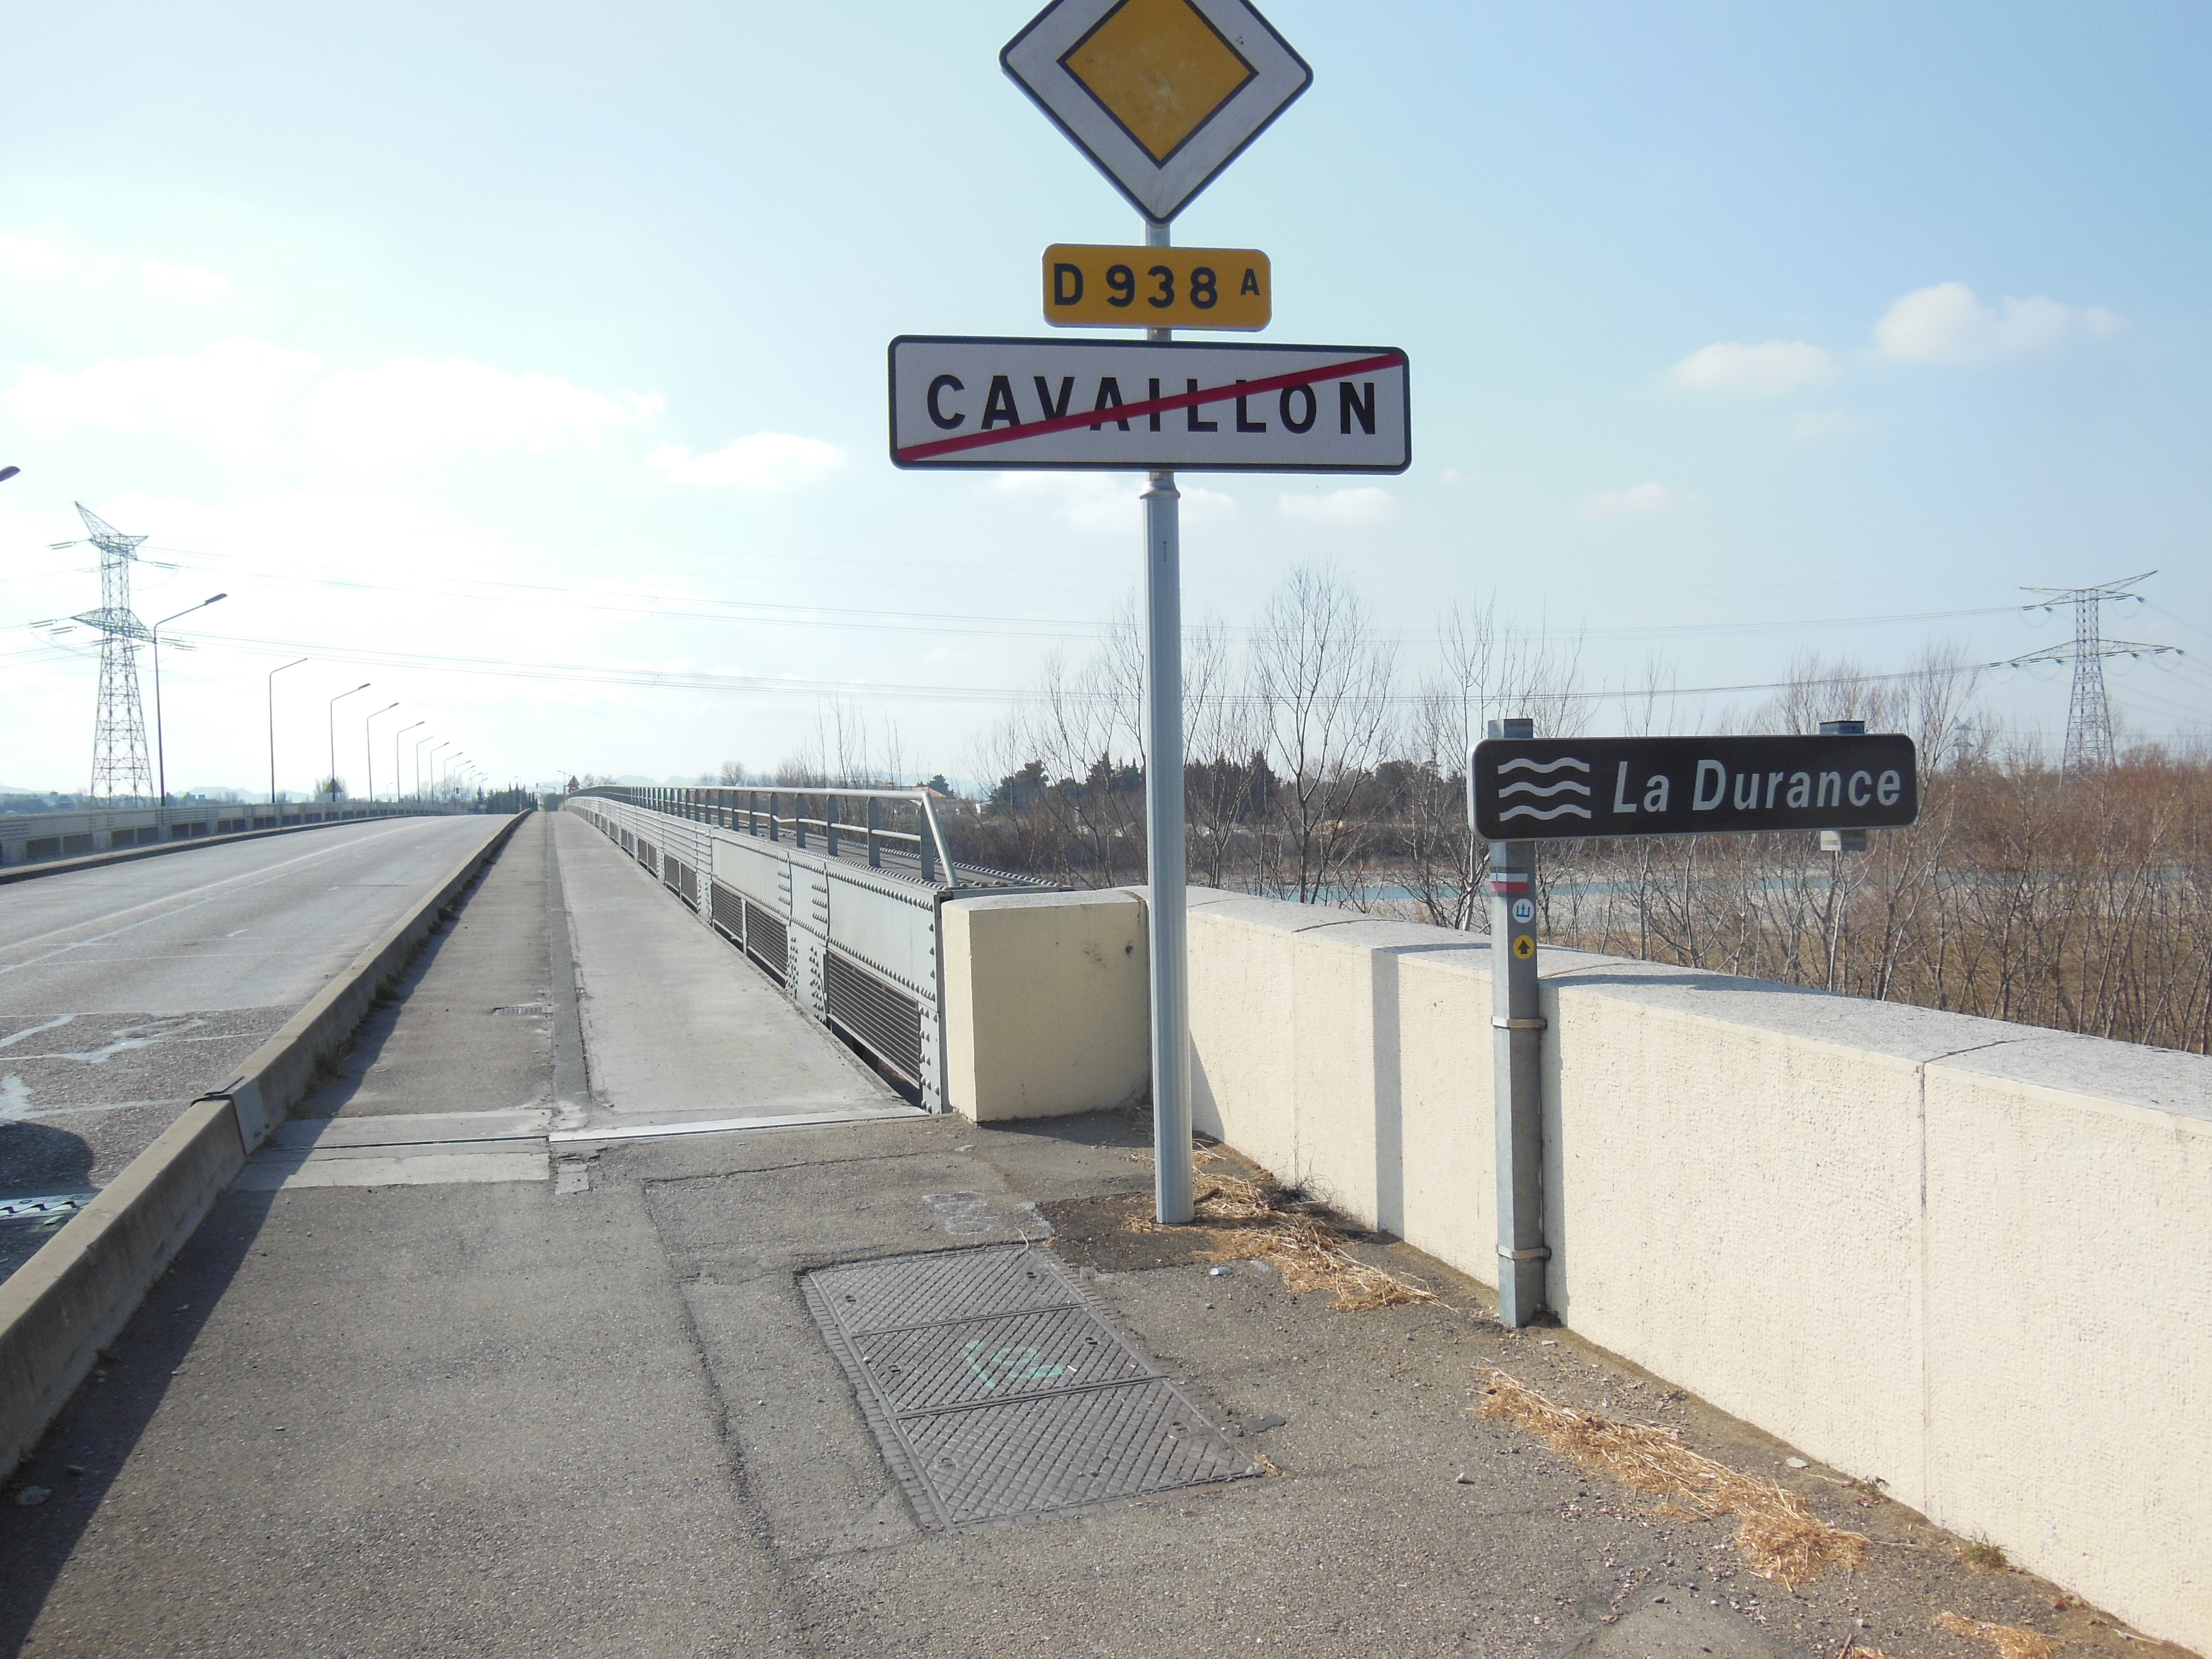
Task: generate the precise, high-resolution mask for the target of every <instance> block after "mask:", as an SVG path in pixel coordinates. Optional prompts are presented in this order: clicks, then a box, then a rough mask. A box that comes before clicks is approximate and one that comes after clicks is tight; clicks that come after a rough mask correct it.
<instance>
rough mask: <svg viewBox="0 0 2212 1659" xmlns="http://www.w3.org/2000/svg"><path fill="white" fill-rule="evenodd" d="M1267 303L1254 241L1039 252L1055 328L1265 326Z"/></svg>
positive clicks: (1262, 257) (1270, 294)
mask: <svg viewBox="0 0 2212 1659" xmlns="http://www.w3.org/2000/svg"><path fill="white" fill-rule="evenodd" d="M1273 310H1274V290H1273V284H1272V283H1271V281H1270V278H1269V276H1268V271H1267V255H1266V254H1264V253H1262V252H1260V251H1259V250H1258V249H1257V248H1249V247H1087V246H1073V245H1070V244H1064V243H1056V244H1054V246H1051V247H1048V248H1047V249H1046V250H1045V251H1044V319H1045V321H1047V322H1048V323H1050V324H1052V325H1054V327H1055V328H1234V329H1254V328H1265V327H1267V319H1268V318H1269V317H1270V316H1271V315H1273Z"/></svg>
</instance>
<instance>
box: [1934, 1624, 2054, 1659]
mask: <svg viewBox="0 0 2212 1659" xmlns="http://www.w3.org/2000/svg"><path fill="white" fill-rule="evenodd" d="M1936 1624H1937V1625H1938V1626H1941V1627H1942V1629H1944V1630H1948V1631H1949V1632H1951V1634H1952V1635H1954V1636H1964V1637H1966V1638H1969V1639H1971V1640H1972V1641H1976V1642H1987V1643H1988V1644H1990V1646H1991V1647H1993V1648H1995V1649H1996V1650H1997V1652H1998V1653H1999V1655H2001V1656H2002V1659H2051V1655H2052V1654H2054V1653H2056V1652H2057V1651H2058V1650H2059V1649H2061V1648H2063V1647H2064V1646H2065V1645H2066V1644H2064V1643H2063V1642H2062V1641H2060V1640H2059V1639H2058V1638H2057V1637H2055V1636H2045V1635H2044V1634H2042V1633H2041V1632H2039V1631H2032V1630H2022V1629H2021V1627H2020V1626H2017V1625H1992V1624H1990V1622H1989V1621H1988V1620H1985V1619H1969V1618H1966V1616H1965V1615H1964V1614H1961V1613H1937V1614H1936Z"/></svg>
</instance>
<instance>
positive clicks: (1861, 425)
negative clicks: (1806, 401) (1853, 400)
mask: <svg viewBox="0 0 2212 1659" xmlns="http://www.w3.org/2000/svg"><path fill="white" fill-rule="evenodd" d="M1866 428H1867V422H1866V420H1865V417H1864V416H1858V415H1847V414H1845V413H1844V411H1843V410H1840V409H1808V410H1800V411H1799V413H1798V416H1797V418H1796V420H1794V421H1792V422H1790V436H1791V437H1793V438H1795V439H1796V440H1797V441H1799V442H1801V443H1814V442H1817V441H1820V439H1822V438H1848V437H1850V435H1851V434H1853V433H1854V432H1863V431H1865V430H1866Z"/></svg>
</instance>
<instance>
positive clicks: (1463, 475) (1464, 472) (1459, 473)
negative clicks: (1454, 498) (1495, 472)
mask: <svg viewBox="0 0 2212 1659" xmlns="http://www.w3.org/2000/svg"><path fill="white" fill-rule="evenodd" d="M1481 482H1482V474H1480V472H1475V471H1469V470H1468V468H1466V467H1459V466H1448V467H1446V468H1445V469H1444V470H1443V471H1442V472H1440V473H1438V474H1437V483H1440V484H1442V485H1443V487H1444V488H1445V489H1461V488H1462V487H1465V486H1471V485H1474V484H1479V483H1481Z"/></svg>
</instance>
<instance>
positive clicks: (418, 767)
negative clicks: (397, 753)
mask: <svg viewBox="0 0 2212 1659" xmlns="http://www.w3.org/2000/svg"><path fill="white" fill-rule="evenodd" d="M429 741H430V734H429V733H428V732H424V733H423V734H422V736H421V737H419V738H416V739H415V799H416V800H421V799H423V794H422V745H423V744H426V743H428V742H429Z"/></svg>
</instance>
